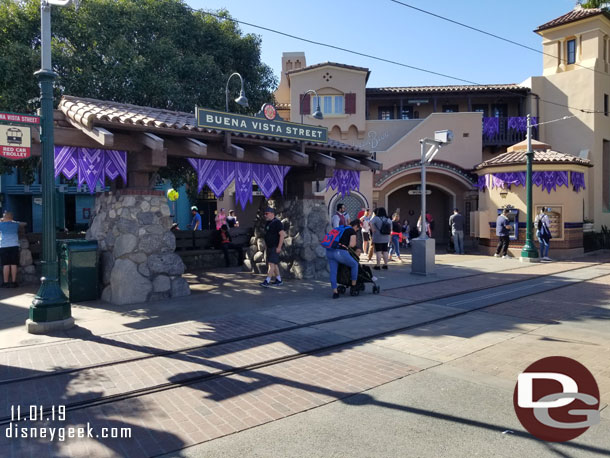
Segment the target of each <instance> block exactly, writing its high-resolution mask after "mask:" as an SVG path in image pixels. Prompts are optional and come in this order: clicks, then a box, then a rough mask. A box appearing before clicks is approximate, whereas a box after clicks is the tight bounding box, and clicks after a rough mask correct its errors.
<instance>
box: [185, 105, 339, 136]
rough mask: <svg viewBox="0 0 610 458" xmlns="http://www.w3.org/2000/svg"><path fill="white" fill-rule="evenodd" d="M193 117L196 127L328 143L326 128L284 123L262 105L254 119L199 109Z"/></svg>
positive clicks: (271, 109) (197, 108)
mask: <svg viewBox="0 0 610 458" xmlns="http://www.w3.org/2000/svg"><path fill="white" fill-rule="evenodd" d="M195 113H196V116H197V127H205V128H208V129H218V130H224V131H228V132H241V133H246V134H256V135H268V136H270V137H278V138H289V139H292V140H303V141H308V142H319V143H326V142H327V141H328V129H326V127H316V126H310V125H308V124H296V123H293V122H287V121H284V120H283V119H282V118H280V117H279V116H278V114H277V111H276V110H275V107H274V106H273V105H271V104H268V103H266V104H265V105H263V107H262V108H261V111H259V112H258V113H257V114H256V116H244V115H238V114H235V113H225V112H224V111H216V110H208V109H206V108H199V107H196V108H195Z"/></svg>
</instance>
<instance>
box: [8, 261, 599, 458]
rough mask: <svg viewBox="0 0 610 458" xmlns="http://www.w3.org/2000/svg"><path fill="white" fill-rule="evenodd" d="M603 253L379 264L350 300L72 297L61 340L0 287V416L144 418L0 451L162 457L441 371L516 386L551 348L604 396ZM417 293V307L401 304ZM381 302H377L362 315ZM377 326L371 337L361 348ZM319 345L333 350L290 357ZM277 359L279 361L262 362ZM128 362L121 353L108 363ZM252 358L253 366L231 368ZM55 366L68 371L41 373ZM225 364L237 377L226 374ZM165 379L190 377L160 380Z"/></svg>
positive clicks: (253, 295)
mask: <svg viewBox="0 0 610 458" xmlns="http://www.w3.org/2000/svg"><path fill="white" fill-rule="evenodd" d="M605 260H606V258H605V257H604V255H603V254H602V255H601V256H598V257H589V258H586V259H583V260H582V261H579V262H557V263H551V264H538V265H527V264H525V265H524V264H521V263H519V262H518V261H516V260H512V259H509V260H501V259H494V258H491V259H490V258H487V257H485V258H483V257H479V256H451V255H445V256H438V257H437V261H438V264H439V265H438V269H437V274H436V275H435V276H432V277H418V276H413V275H410V274H409V273H408V272H409V266H408V265H403V266H399V265H398V264H396V265H392V267H391V268H390V270H388V271H380V273H379V275H378V276H379V277H380V279H379V283H380V284H381V286H382V294H381V295H379V296H374V295H372V294H370V293H369V292H367V293H366V294H363V295H361V296H359V297H356V298H352V297H343V298H341V299H338V300H332V299H330V298H329V295H330V294H329V293H330V289H329V287H328V285H327V284H325V283H324V282H316V281H304V282H296V281H288V282H286V284H285V286H284V287H283V288H281V289H269V290H263V289H261V288H259V287H258V286H257V284H256V283H257V282H258V281H260V279H259V278H256V277H252V276H250V275H247V274H243V273H239V272H231V273H226V272H221V273H218V274H205V275H202V276H201V280H202V285H201V286H198V287H195V288H194V290H195V292H194V293H193V294H192V295H191V296H190V297H188V298H185V299H183V300H180V301H177V300H173V301H165V302H162V303H151V304H146V305H145V306H142V305H139V306H134V307H115V306H111V305H109V304H105V303H102V302H95V303H87V304H83V305H80V304H77V305H74V306H73V313H74V316H75V318H76V320H77V324H78V327H77V328H75V329H73V330H70V331H67V332H64V333H59V334H57V335H55V336H31V335H28V334H26V333H25V330H24V326H23V322H24V321H25V318H26V317H27V308H28V306H29V301H31V294H32V292H31V291H24V290H20V291H18V292H17V293H19V294H18V295H17V296H12V297H8V296H7V297H4V298H2V297H0V301H1V302H0V313H3V316H8V319H7V320H6V321H5V322H3V325H2V326H3V328H2V329H1V330H0V347H1V348H4V350H0V419H3V418H4V419H5V420H6V419H7V417H8V416H9V415H10V412H11V407H12V408H13V411H14V410H15V409H16V407H17V406H20V407H21V411H22V412H23V411H27V412H29V409H30V406H36V405H43V406H44V408H45V409H47V408H48V409H51V408H52V406H59V405H66V404H69V405H73V404H74V405H75V404H77V403H83V402H90V401H92V400H96V399H99V400H104V401H106V398H107V397H108V396H112V395H119V394H124V393H126V392H133V396H132V397H131V398H129V399H124V400H121V401H119V402H112V403H104V404H101V405H97V406H90V407H86V408H81V409H76V410H69V411H68V412H67V414H66V419H65V421H57V420H55V421H53V420H49V421H46V420H45V421H43V422H42V423H41V422H37V423H33V422H31V421H30V423H28V420H25V421H23V422H22V423H20V427H21V425H23V424H25V425H32V426H33V425H36V426H38V427H40V426H43V425H46V426H49V427H51V426H54V427H61V426H64V427H67V426H78V425H86V424H87V423H89V424H90V425H91V426H92V427H93V428H94V430H95V431H96V433H95V434H99V433H100V431H102V428H104V427H109V428H131V434H132V438H131V439H121V440H118V439H117V440H113V439H107V438H102V437H94V438H88V439H81V440H76V439H74V440H67V441H65V442H59V441H57V440H55V441H49V440H45V439H40V438H38V439H14V438H6V437H0V456H3V457H4V456H7V457H8V456H15V457H18V456H29V455H30V454H36V455H37V456H38V455H42V456H45V455H48V456H86V455H89V456H96V457H97V456H153V455H158V454H161V453H164V452H170V451H172V450H176V449H180V448H184V447H187V446H192V445H195V444H199V443H202V442H205V441H209V440H210V439H214V438H219V437H222V436H224V435H227V434H231V433H235V432H238V431H243V430H247V429H249V428H251V427H254V426H257V425H261V424H265V423H268V422H273V421H276V420H279V419H282V418H286V417H289V416H292V415H295V414H298V413H300V412H304V411H308V410H310V409H313V408H320V409H322V407H321V406H326V405H329V404H330V403H334V402H336V401H338V400H344V399H349V398H350V397H351V396H353V395H354V394H357V393H361V392H363V391H367V390H373V389H378V388H376V387H380V386H382V385H386V384H389V383H395V381H398V380H402V379H404V377H407V376H411V375H412V374H416V373H418V372H420V371H422V370H426V369H428V368H430V367H439V366H443V367H447V368H451V370H453V371H465V372H468V371H472V372H476V373H477V374H480V375H481V377H488V378H492V379H495V380H498V381H500V383H501V384H508V385H511V386H514V383H515V380H516V376H517V375H518V373H519V372H520V371H522V370H523V368H524V367H526V366H527V365H529V364H530V363H531V362H533V361H535V360H536V359H539V358H541V357H542V356H546V355H549V354H564V355H566V356H570V357H573V358H575V359H578V360H579V361H580V362H582V363H583V364H585V365H586V366H587V367H588V368H589V369H590V370H591V371H592V372H593V373H594V374H595V376H596V379H597V381H598V384H599V385H600V391H601V392H602V395H601V397H602V403H604V402H607V399H609V397H610V371H609V369H608V362H607V361H608V360H609V358H608V357H609V356H610V337H608V335H609V334H608V332H607V331H608V330H610V329H609V327H608V325H607V318H608V314H609V313H610V268H609V267H608V266H607V265H606V264H599V262H600V261H605ZM192 280H193V281H196V279H194V278H193V279H192ZM490 287H494V289H493V290H491V291H490V290H486V291H481V292H480V293H476V292H475V293H469V291H471V290H473V289H481V288H490ZM369 289H370V287H369ZM198 290H199V291H198ZM532 292H538V293H539V294H536V295H534V296H529V294H531V293H532ZM524 295H525V296H526V297H523V296H524ZM511 297H512V298H514V299H512V300H508V299H509V298H511ZM405 304H412V305H410V306H409V307H400V306H401V305H405ZM475 309H476V311H471V310H475ZM373 310H376V311H378V312H379V313H376V314H374V315H364V313H366V312H370V311H373ZM5 311H6V312H7V313H6V315H5V314H4V312H5ZM467 312H469V313H467ZM359 314H362V315H361V316H359ZM346 316H349V317H350V318H343V319H342V317H346ZM298 324H308V326H306V327H299V328H296V325H298ZM399 328H401V329H403V330H402V331H399V332H392V331H393V330H396V329H399ZM377 333H379V334H380V336H379V337H378V338H374V339H369V340H370V343H369V344H366V345H363V344H362V342H359V343H353V341H354V339H360V338H363V337H367V336H370V335H373V334H377ZM242 337H249V338H248V339H247V340H238V339H240V338H242ZM227 340H228V341H227ZM337 345H339V346H337ZM321 347H330V349H329V350H327V351H326V352H322V353H312V354H311V355H310V356H305V357H302V358H299V359H292V358H293V357H295V356H297V355H299V354H302V353H304V352H310V351H313V350H315V349H316V348H321ZM184 349H187V350H185V351H182V352H179V353H170V354H167V352H175V351H177V350H184ZM379 349H383V351H381V352H380V351H379ZM162 353H163V355H161V354H162ZM159 355H161V356H159ZM270 359H275V360H278V361H281V362H279V363H278V364H275V365H271V366H265V365H263V366H259V365H260V364H261V363H264V362H265V361H268V360H270ZM116 361H123V363H122V364H118V365H117V364H108V363H111V362H116ZM82 368H85V369H84V370H81V369H82ZM239 368H246V369H247V370H245V371H241V372H237V373H232V372H233V371H235V370H236V369H239ZM54 371H55V372H58V371H63V373H62V374H57V375H53V376H50V377H45V378H42V379H39V378H38V379H33V378H34V377H37V376H39V375H41V374H47V375H48V374H52V373H53V372H54ZM227 371H229V372H230V373H227ZM219 374H224V375H225V376H223V377H222V378H214V376H215V375H219ZM28 377H29V378H30V380H22V381H20V382H18V383H10V380H11V379H17V378H28ZM168 383H171V384H176V385H178V387H177V388H176V387H174V388H173V389H169V390H166V391H160V392H158V391H151V392H149V391H147V389H148V388H149V387H152V386H158V385H162V384H168ZM138 390H144V391H143V392H140V393H138V392H137V391H138ZM604 400H605V401H604ZM45 415H47V412H46V411H45ZM9 420H10V419H9ZM5 423H6V424H3V425H2V426H1V428H0V429H2V430H4V429H5V428H6V427H7V426H8V420H7V421H6V422H5ZM517 427H518V426H517ZM298 456H315V454H314V455H311V454H309V455H308V454H302V455H298ZM319 456H325V455H324V454H321V455H319Z"/></svg>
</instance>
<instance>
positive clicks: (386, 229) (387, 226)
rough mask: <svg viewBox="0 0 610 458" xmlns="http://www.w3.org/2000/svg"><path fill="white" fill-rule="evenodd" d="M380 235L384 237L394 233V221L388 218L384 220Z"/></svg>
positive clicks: (382, 220)
mask: <svg viewBox="0 0 610 458" xmlns="http://www.w3.org/2000/svg"><path fill="white" fill-rule="evenodd" d="M379 233H380V234H383V235H390V234H391V233H392V221H390V220H389V219H387V218H382V219H381V227H380V228H379Z"/></svg>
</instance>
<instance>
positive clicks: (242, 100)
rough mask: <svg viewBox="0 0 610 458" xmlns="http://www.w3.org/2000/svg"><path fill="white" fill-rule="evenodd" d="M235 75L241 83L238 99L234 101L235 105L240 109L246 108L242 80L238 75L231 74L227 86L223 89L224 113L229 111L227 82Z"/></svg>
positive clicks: (246, 102) (246, 103)
mask: <svg viewBox="0 0 610 458" xmlns="http://www.w3.org/2000/svg"><path fill="white" fill-rule="evenodd" d="M236 75H237V76H239V80H240V81H241V90H240V91H239V97H237V98H236V99H235V103H236V104H238V105H240V106H242V107H247V106H248V99H247V98H246V92H245V91H244V79H243V78H242V77H241V75H240V74H239V73H232V74H231V75H230V76H229V79H228V80H227V86H226V88H225V111H227V112H228V111H229V81H231V78H233V77H234V76H236Z"/></svg>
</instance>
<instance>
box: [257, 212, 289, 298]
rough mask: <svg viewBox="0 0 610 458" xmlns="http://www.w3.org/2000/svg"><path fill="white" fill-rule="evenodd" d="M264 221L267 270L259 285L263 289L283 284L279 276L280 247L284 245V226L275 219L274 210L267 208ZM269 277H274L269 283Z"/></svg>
mask: <svg viewBox="0 0 610 458" xmlns="http://www.w3.org/2000/svg"><path fill="white" fill-rule="evenodd" d="M264 217H265V220H267V224H266V225H265V246H266V254H267V256H266V258H267V264H268V266H269V270H268V271H267V278H266V279H265V281H263V282H262V283H261V284H260V285H261V286H262V287H263V288H268V287H269V286H281V285H282V284H283V282H282V277H281V276H280V266H279V264H280V252H281V251H282V245H283V244H284V237H285V236H286V233H285V232H284V226H283V224H282V222H281V221H280V220H279V219H277V218H276V217H275V209H274V208H271V207H267V208H266V209H265V212H264ZM271 277H275V281H274V282H273V283H272V282H271Z"/></svg>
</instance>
